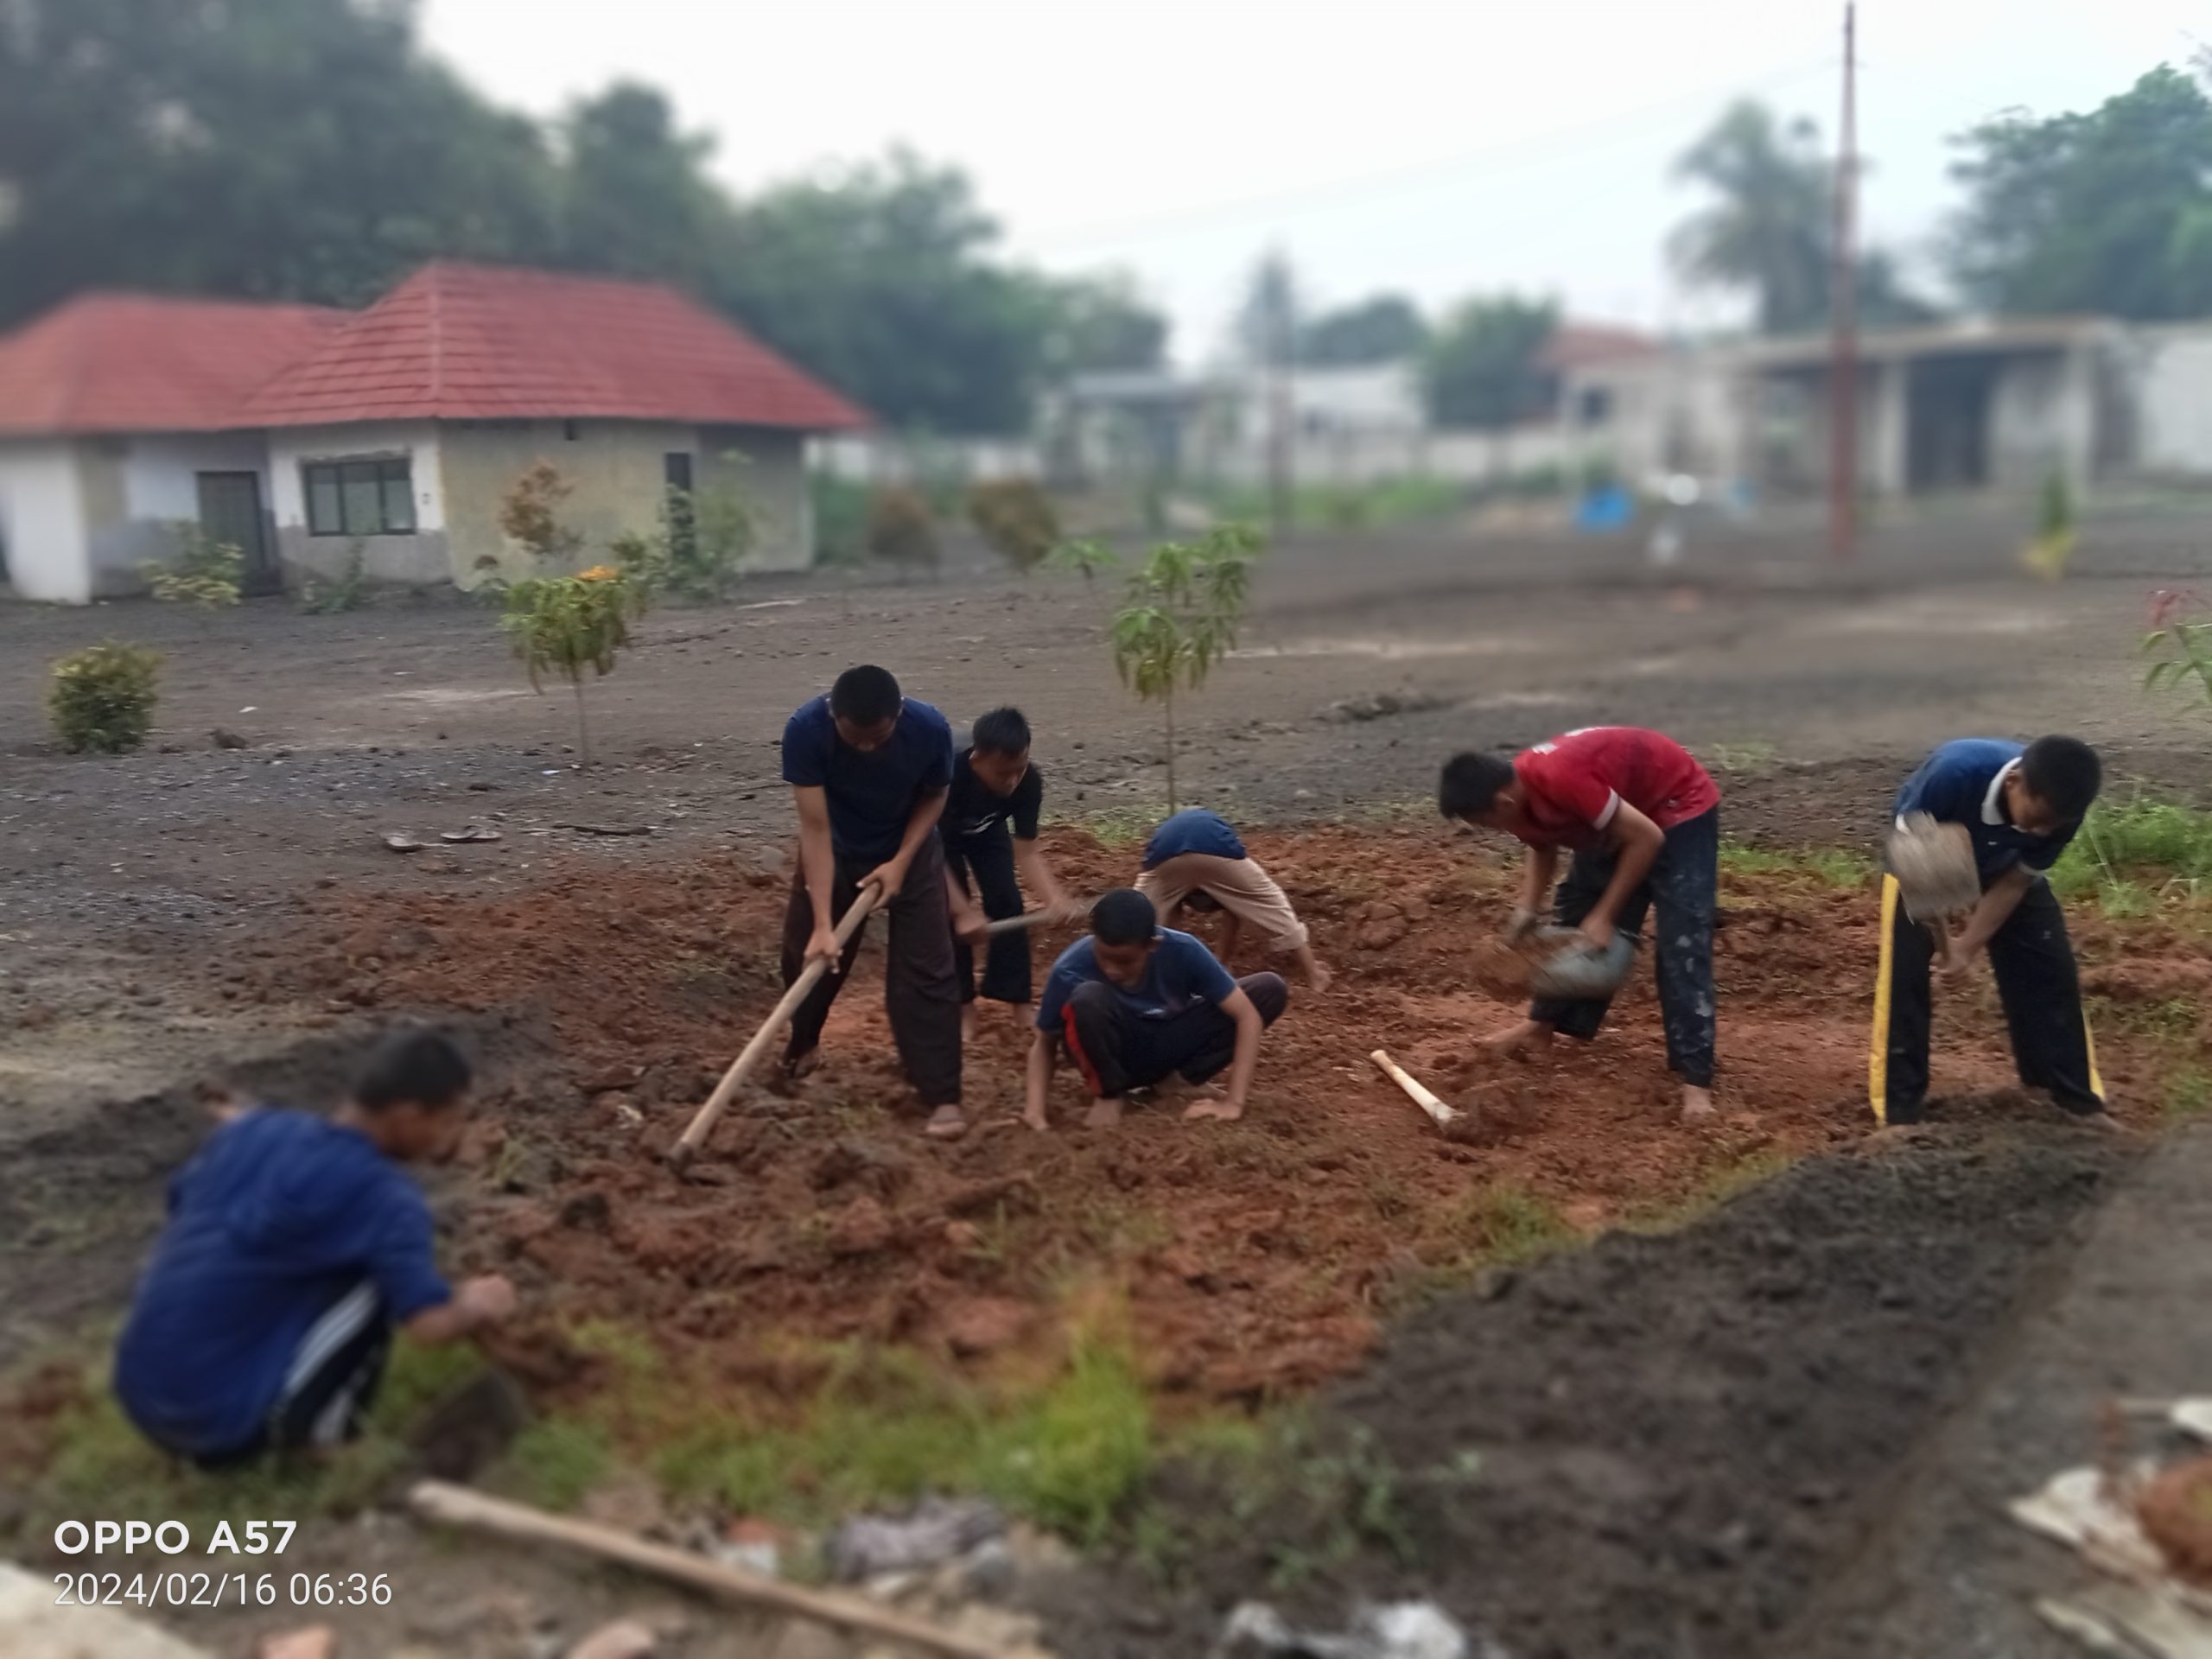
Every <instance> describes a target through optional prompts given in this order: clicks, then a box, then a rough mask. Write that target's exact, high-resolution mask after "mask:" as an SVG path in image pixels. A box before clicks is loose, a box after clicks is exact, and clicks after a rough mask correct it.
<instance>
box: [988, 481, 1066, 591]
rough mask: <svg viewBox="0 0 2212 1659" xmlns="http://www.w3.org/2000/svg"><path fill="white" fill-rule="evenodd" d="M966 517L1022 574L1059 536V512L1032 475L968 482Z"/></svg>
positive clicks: (999, 554) (1032, 566)
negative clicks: (1054, 509)
mask: <svg viewBox="0 0 2212 1659" xmlns="http://www.w3.org/2000/svg"><path fill="white" fill-rule="evenodd" d="M968 518H969V522H970V523H972V524H974V525H975V526H976V531H977V532H978V533H979V534H981V535H982V538H983V539H984V541H986V542H988V543H989V544H990V546H991V550H992V551H994V552H995V553H996V554H997V555H998V556H1000V557H1001V558H1002V559H1004V560H1005V561H1006V562H1007V563H1008V564H1010V565H1012V566H1013V567H1014V569H1017V570H1020V571H1022V572H1023V573H1025V574H1027V572H1028V571H1030V570H1033V569H1035V568H1036V566H1037V565H1038V563H1039V561H1041V560H1042V559H1043V558H1044V556H1046V554H1047V553H1049V552H1051V551H1052V548H1053V546H1054V545H1055V544H1056V543H1058V541H1059V539H1060V515H1059V514H1058V512H1055V511H1053V508H1052V497H1050V496H1048V495H1046V493H1045V492H1044V490H1043V488H1042V487H1041V486H1039V484H1038V483H1037V481H1036V480H1034V479H1027V478H1009V479H1004V480H1000V481H999V482H997V483H995V484H977V485H975V486H971V487H970V488H969V492H968Z"/></svg>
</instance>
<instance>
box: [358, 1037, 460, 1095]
mask: <svg viewBox="0 0 2212 1659" xmlns="http://www.w3.org/2000/svg"><path fill="white" fill-rule="evenodd" d="M468 1084H469V1071H468V1061H467V1058H465V1057H464V1056H463V1055H462V1053H461V1050H460V1049H459V1048H457V1047H455V1046H454V1040H453V1039H452V1038H450V1037H448V1036H447V1035H446V1034H445V1033H443V1032H442V1031H399V1032H394V1033H392V1034H391V1036H389V1037H386V1038H385V1039H384V1040H383V1041H382V1042H380V1043H378V1045H377V1046H376V1047H375V1048H373V1049H372V1050H371V1051H370V1053H369V1058H368V1063H367V1064H366V1065H364V1066H362V1068H361V1071H360V1075H359V1077H357V1078H356V1079H355V1080H354V1084H353V1103H354V1104H355V1105H357V1106H359V1107H360V1108H361V1109H362V1110H364V1111H368V1112H380V1111H382V1110H384V1109H385V1108H386V1107H388V1106H401V1105H404V1104H406V1103H408V1102H410V1101H413V1102H415V1103H417V1104H418V1105H423V1106H428V1107H430V1108H433V1109H435V1108H437V1107H440V1106H450V1105H452V1104H453V1103H454V1102H455V1101H456V1100H459V1099H460V1098H461V1096H463V1095H465V1094H467V1092H468Z"/></svg>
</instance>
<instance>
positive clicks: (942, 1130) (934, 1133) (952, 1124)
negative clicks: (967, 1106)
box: [922, 1106, 968, 1141]
mask: <svg viewBox="0 0 2212 1659" xmlns="http://www.w3.org/2000/svg"><path fill="white" fill-rule="evenodd" d="M922 1133H923V1134H924V1135H928V1136H930V1137H931V1139H932V1140H936V1141H957V1140H958V1139H959V1138H960V1137H961V1136H962V1135H965V1134H967V1133H968V1118H967V1115H966V1114H965V1113H963V1111H962V1110H961V1109H959V1108H958V1107H957V1106H940V1107H938V1109H937V1110H935V1111H933V1112H931V1114H930V1121H929V1122H928V1123H927V1124H926V1125H925V1126H924V1128H923V1129H922Z"/></svg>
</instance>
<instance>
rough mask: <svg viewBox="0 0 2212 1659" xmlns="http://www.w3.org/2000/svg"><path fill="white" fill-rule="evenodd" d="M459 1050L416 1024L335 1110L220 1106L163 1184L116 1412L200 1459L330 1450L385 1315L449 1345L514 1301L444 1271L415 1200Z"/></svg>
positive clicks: (459, 1102) (366, 1379)
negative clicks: (408, 1169)
mask: <svg viewBox="0 0 2212 1659" xmlns="http://www.w3.org/2000/svg"><path fill="white" fill-rule="evenodd" d="M468 1085H469V1073H468V1063H467V1061H466V1060H465V1059H463V1058H461V1052H460V1051H459V1050H458V1049H456V1048H455V1047H454V1046H453V1044H452V1043H451V1042H450V1041H449V1040H448V1039H446V1038H445V1037H442V1036H441V1035H439V1034H438V1033H435V1032H410V1033H402V1034H400V1035H397V1036H394V1037H391V1038H388V1039H385V1042H384V1043H383V1044H382V1045H381V1046H379V1047H378V1049H377V1050H376V1052H374V1053H373V1054H372V1056H371V1057H370V1059H369V1063H368V1065H367V1066H366V1067H365V1069H364V1070H363V1071H362V1073H361V1076H360V1079H359V1082H357V1083H356V1084H354V1086H353V1095H352V1097H351V1098H350V1099H348V1100H347V1101H346V1103H345V1104H344V1105H342V1106H340V1108H339V1109H338V1110H337V1111H336V1112H335V1113H334V1114H333V1115H332V1116H330V1117H329V1118H327V1119H325V1118H321V1117H316V1116H312V1115H311V1114H308V1113H306V1112H296V1111H286V1110H283V1109H277V1108H275V1107H263V1108H258V1109H252V1110H248V1111H244V1112H239V1113H236V1114H234V1115H232V1116H230V1117H229V1118H228V1119H227V1120H226V1122H224V1123H223V1125H222V1127H221V1128H218V1129H217V1130H216V1131H215V1133H214V1134H213V1135H212V1136H211V1137H209V1139H208V1141H207V1145H206V1146H204V1147H201V1148H200V1153H199V1155H198V1156H197V1157H195V1158H194V1159H193V1160H192V1161H191V1162H190V1163H188V1164H187V1165H186V1166H184V1168H183V1170H182V1171H181V1172H180V1173H178V1175H177V1177H176V1179H175V1181H174V1182H173V1183H172V1184H171V1185H170V1187H169V1215H168V1226H167V1227H166V1228H164V1229H163V1230H162V1236H161V1238H160V1240H159V1241H158V1242H157V1243H156V1244H155V1246H154V1254H153V1259H152V1260H151V1262H149V1263H148V1265H147V1268H146V1271H145V1274H144V1276H143V1278H142V1279H141V1280H140V1281H139V1283H138V1290H137V1296H136V1297H135V1298H134V1300H133V1301H132V1303H131V1308H130V1319H128V1321H127V1322H126V1323H125V1324H124V1328H123V1338H122V1341H121V1342H120V1344H118V1348H117V1351H116V1358H115V1391H116V1395H117V1396H118V1398H119V1399H120V1400H121V1402H122V1404H123V1408H124V1411H125V1412H126V1413H127V1414H129V1415H130V1420H131V1421H132V1422H134V1423H136V1424H137V1426H138V1427H139V1428H140V1429H141V1430H142V1431H143V1433H145V1435H146V1437H147V1438H148V1439H149V1440H152V1441H153V1442H154V1443H155V1444H156V1446H161V1447H162V1449H163V1450H164V1451H167V1452H174V1453H175V1454H176V1455H178V1456H180V1457H185V1458H190V1459H193V1460H194V1462H196V1463H199V1464H200V1465H203V1466H205V1467H208V1468H220V1467H225V1466H228V1465H236V1464H240V1463H244V1462H245V1461H246V1460H248V1459H251V1458H254V1457H256V1456H257V1455H259V1454H260V1453H262V1452H289V1451H294V1450H297V1449H300V1448H302V1447H315V1448H322V1447H328V1446H336V1445H338V1444H339V1443H340V1441H343V1440H347V1439H350V1438H351V1437H352V1436H353V1433H355V1432H356V1431H357V1430H358V1428H359V1424H360V1421H361V1418H362V1416H363V1414H365V1412H366V1411H367V1410H368V1408H369V1407H370V1405H371V1404H372V1402H374V1400H375V1398H376V1393H377V1386H378V1383H379V1382H380V1381H381V1380H382V1378H383V1376H384V1368H385V1358H386V1357H387V1355H388V1354H389V1353H390V1352H391V1333H392V1332H393V1331H394V1330H395V1329H397V1330H398V1331H400V1332H404V1334H405V1335H406V1336H407V1337H409V1338H411V1339H412V1340H414V1341H416V1342H451V1341H454V1340H455V1339H456V1338H461V1337H465V1336H467V1335H468V1334H469V1333H470V1332H473V1331H475V1330H478V1329H480V1327H482V1326H484V1325H488V1324H491V1323H493V1322H494V1321H496V1320H499V1319H505V1318H506V1317H507V1315H508V1314H510V1313H512V1312H513V1311H514V1305H515V1293H514V1287H513V1286H512V1285H510V1284H509V1283H508V1282H507V1281H505V1279H503V1278H501V1277H499V1275H498V1274H492V1275H489V1276H487V1277H485V1278H481V1279H471V1280H469V1281H467V1282H466V1283H464V1284H462V1285H461V1286H460V1287H458V1288H457V1289H451V1288H448V1287H447V1284H446V1281H444V1280H443V1279H442V1278H440V1277H439V1276H438V1271H437V1268H436V1265H435V1262H434V1260H433V1255H432V1241H431V1229H430V1211H429V1205H426V1204H425V1203H424V1202H423V1194H422V1192H421V1191H420V1190H419V1189H418V1188H417V1187H416V1185H415V1183H414V1181H413V1180H412V1179H410V1177H409V1176H408V1175H407V1173H405V1171H404V1169H402V1168H401V1166H402V1165H404V1164H410V1163H418V1162H425V1161H429V1160H436V1159H442V1158H444V1157H446V1156H448V1155H449V1154H450V1153H451V1152H452V1149H453V1147H454V1143H455V1142H456V1141H458V1140H459V1138H460V1135H461V1125H462V1122H463V1121H464V1119H465V1117H466V1107H467V1095H468Z"/></svg>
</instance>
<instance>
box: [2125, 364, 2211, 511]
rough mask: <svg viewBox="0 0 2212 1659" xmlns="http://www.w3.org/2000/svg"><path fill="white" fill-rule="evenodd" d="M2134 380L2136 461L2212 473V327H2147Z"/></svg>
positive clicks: (2195, 474)
mask: <svg viewBox="0 0 2212 1659" xmlns="http://www.w3.org/2000/svg"><path fill="white" fill-rule="evenodd" d="M2142 346H2143V357H2142V368H2141V371H2140V373H2139V377H2138V378H2137V381H2136V387H2137V391H2136V398H2137V403H2136V416H2137V439H2136V464H2137V466H2138V467H2140V468H2141V469H2142V470H2143V471H2145V472H2148V473H2155V474H2173V475H2177V476H2181V477H2188V478H2204V477H2212V328H2205V327H2194V328H2162V329H2156V330H2152V329H2145V331H2143V336H2142Z"/></svg>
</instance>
